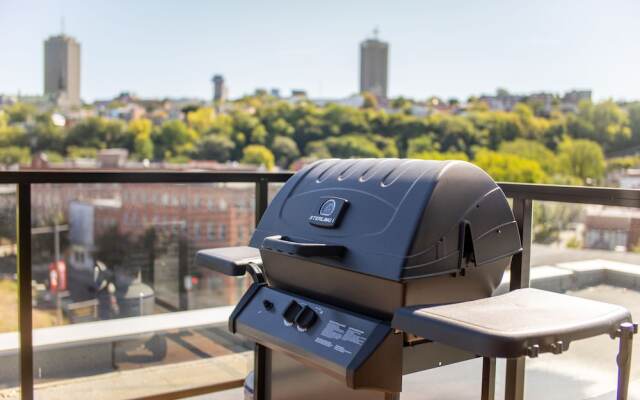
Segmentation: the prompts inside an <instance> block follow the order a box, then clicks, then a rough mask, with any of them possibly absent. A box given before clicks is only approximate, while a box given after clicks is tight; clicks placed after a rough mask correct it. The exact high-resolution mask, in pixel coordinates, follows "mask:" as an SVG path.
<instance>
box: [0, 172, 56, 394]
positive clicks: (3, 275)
mask: <svg viewBox="0 0 640 400" xmlns="http://www.w3.org/2000/svg"><path fill="white" fill-rule="evenodd" d="M16 272H17V269H16V185H0V315H1V317H0V398H4V397H5V396H6V397H8V396H10V395H11V394H15V393H16V389H15V388H16V387H18V386H19V385H20V370H19V363H18V360H19V358H18V351H19V348H18V343H19V340H18V281H17V275H16ZM34 317H35V319H36V320H37V321H38V322H39V323H40V322H41V321H42V320H46V319H47V318H48V317H49V316H48V315H46V314H44V313H43V314H40V313H38V314H37V315H35V316H34Z"/></svg>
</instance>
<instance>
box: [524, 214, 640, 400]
mask: <svg viewBox="0 0 640 400" xmlns="http://www.w3.org/2000/svg"><path fill="white" fill-rule="evenodd" d="M533 221H534V225H533V230H534V244H533V247H532V253H531V264H532V270H531V286H533V287H537V288H540V289H544V290H550V291H554V292H561V293H566V294H570V295H573V296H578V297H583V298H588V299H593V300H598V301H603V302H607V303H612V304H619V305H621V306H624V307H626V308H627V309H629V310H630V311H631V313H632V315H634V316H637V315H640V246H639V244H640V242H639V239H640V210H639V209H635V208H625V207H610V206H599V205H578V204H565V203H553V202H534V215H533ZM617 345H618V342H617V341H615V340H611V339H610V338H609V337H608V336H601V337H596V338H593V339H588V340H583V341H579V342H575V343H572V344H571V347H570V349H569V351H568V352H566V353H565V354H563V355H562V356H553V355H548V354H545V355H542V356H541V357H539V358H537V359H532V360H528V361H527V369H526V371H527V376H526V382H527V385H526V386H525V387H526V390H527V393H526V396H525V397H530V398H536V396H538V397H543V398H550V399H552V398H553V399H556V398H557V399H569V398H571V399H573V398H575V399H591V398H598V399H608V398H615V395H614V393H615V387H616V373H617V369H616V362H615V357H616V354H617ZM637 345H638V344H637V343H636V346H637ZM639 372H640V359H639V358H638V357H635V358H634V360H633V372H632V374H635V375H632V376H637V374H638V373H639ZM632 380H633V378H632ZM543 382H544V384H542V383H543ZM550 388H551V390H550ZM632 392H633V389H632ZM551 393H554V394H553V396H555V397H550V396H552V395H551Z"/></svg>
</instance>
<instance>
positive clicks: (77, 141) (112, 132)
mask: <svg viewBox="0 0 640 400" xmlns="http://www.w3.org/2000/svg"><path fill="white" fill-rule="evenodd" d="M127 138H128V137H127V135H126V132H125V126H124V123H123V122H122V121H119V120H108V119H105V118H101V117H89V118H87V119H84V120H81V121H80V122H78V123H77V124H76V125H74V126H73V127H72V128H71V129H70V130H69V133H68V134H67V137H66V140H65V145H66V147H69V146H78V147H93V148H95V149H105V148H110V147H125V148H126V147H128V146H127Z"/></svg>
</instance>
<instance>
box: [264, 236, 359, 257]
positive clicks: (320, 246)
mask: <svg viewBox="0 0 640 400" xmlns="http://www.w3.org/2000/svg"><path fill="white" fill-rule="evenodd" d="M262 248H263V249H267V250H273V251H278V252H281V253H287V254H292V255H296V256H301V257H342V256H343V255H344V253H345V251H346V250H347V248H346V247H344V246H340V245H334V244H324V243H300V242H292V241H290V240H287V238H285V237H283V236H268V237H266V238H264V241H263V242H262Z"/></svg>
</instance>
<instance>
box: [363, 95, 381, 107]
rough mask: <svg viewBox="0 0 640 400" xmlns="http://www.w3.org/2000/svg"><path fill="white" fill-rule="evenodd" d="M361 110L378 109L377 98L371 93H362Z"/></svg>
mask: <svg viewBox="0 0 640 400" xmlns="http://www.w3.org/2000/svg"><path fill="white" fill-rule="evenodd" d="M362 99H363V103H362V108H374V109H375V108H378V98H377V97H376V95H375V94H373V93H371V92H364V93H362Z"/></svg>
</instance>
